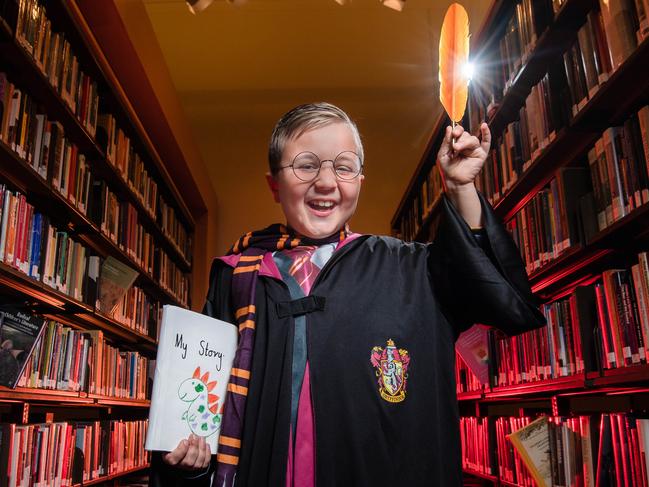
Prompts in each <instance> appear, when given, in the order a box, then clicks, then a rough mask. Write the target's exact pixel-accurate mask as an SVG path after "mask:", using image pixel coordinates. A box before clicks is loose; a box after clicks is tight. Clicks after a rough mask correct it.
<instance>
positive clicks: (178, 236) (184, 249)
mask: <svg viewBox="0 0 649 487" xmlns="http://www.w3.org/2000/svg"><path fill="white" fill-rule="evenodd" d="M159 213H160V217H159V219H158V220H159V222H160V227H161V228H162V233H164V234H165V235H166V236H167V237H169V239H171V241H172V242H173V243H174V245H175V246H176V249H177V250H178V251H179V252H180V253H181V254H182V255H183V256H184V257H185V258H188V257H189V256H191V247H192V241H191V237H190V236H189V233H188V232H187V229H186V228H185V226H184V225H183V224H182V222H181V221H180V220H179V219H178V216H177V215H176V210H175V209H174V207H173V206H171V205H168V204H167V202H166V201H165V200H164V198H160V211H159Z"/></svg>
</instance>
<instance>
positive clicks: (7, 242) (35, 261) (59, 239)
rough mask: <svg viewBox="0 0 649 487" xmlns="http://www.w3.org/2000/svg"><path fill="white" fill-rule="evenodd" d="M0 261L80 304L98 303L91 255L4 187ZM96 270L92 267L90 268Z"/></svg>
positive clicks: (1, 191) (0, 190)
mask: <svg viewBox="0 0 649 487" xmlns="http://www.w3.org/2000/svg"><path fill="white" fill-rule="evenodd" d="M0 221H1V222H2V229H1V231H0V261H1V262H3V263H4V264H6V265H8V266H11V267H14V268H16V269H18V270H19V271H21V272H22V273H24V274H26V275H27V276H29V277H32V278H34V279H36V280H38V281H40V282H43V283H44V284H46V285H48V286H50V287H52V288H54V289H57V290H58V291H60V292H62V293H64V294H67V295H69V296H71V297H73V298H74V299H76V300H78V301H84V302H88V303H92V302H94V301H93V300H96V286H94V292H93V287H92V283H91V281H92V280H93V279H92V277H94V278H95V282H96V277H97V276H92V277H90V278H89V275H88V270H89V260H90V259H92V258H93V257H92V255H91V252H90V251H89V250H88V249H87V248H86V247H85V246H84V245H82V244H81V243H79V242H77V241H76V240H74V239H73V238H72V237H71V235H70V234H69V233H68V232H65V231H60V230H58V229H57V228H56V227H55V226H54V225H52V224H51V223H50V221H49V219H48V218H47V217H46V216H44V215H43V214H41V213H39V212H38V211H36V210H35V208H34V206H33V205H31V204H30V203H28V202H27V198H26V196H25V195H24V194H21V193H19V192H12V191H11V190H9V189H7V188H6V187H5V185H0ZM90 267H92V266H90Z"/></svg>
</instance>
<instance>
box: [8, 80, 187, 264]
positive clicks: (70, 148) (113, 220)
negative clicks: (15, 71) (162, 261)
mask: <svg viewBox="0 0 649 487" xmlns="http://www.w3.org/2000/svg"><path fill="white" fill-rule="evenodd" d="M3 93H4V97H3V96H2V95H3ZM3 100H4V102H3ZM3 107H4V109H3ZM41 111H42V110H40V109H39V107H38V106H37V105H36V104H35V103H33V102H32V99H31V98H30V97H29V96H28V95H26V94H25V93H23V92H21V90H19V89H17V88H16V86H15V85H13V84H12V83H11V82H9V81H8V79H7V77H6V75H5V74H4V73H0V120H1V122H0V140H2V141H3V142H5V144H6V146H7V147H9V148H11V150H13V151H15V152H16V153H17V154H18V155H19V156H20V157H21V158H22V159H24V160H25V161H26V162H27V164H28V165H30V166H31V167H32V168H33V169H34V170H35V171H36V172H37V173H38V174H39V175H40V176H41V177H42V178H43V179H45V180H46V181H48V182H49V183H50V186H51V187H52V188H53V189H55V190H56V191H58V192H59V193H60V194H61V195H62V196H63V197H64V198H65V199H67V200H68V201H69V202H70V203H71V204H72V205H74V206H75V207H76V208H77V209H78V210H79V211H80V212H81V213H82V214H84V215H87V216H88V218H89V219H90V220H91V221H92V222H93V223H95V224H96V225H97V226H98V227H99V228H100V229H101V231H102V232H103V233H104V234H105V235H107V236H108V237H109V238H111V240H113V242H115V243H117V244H119V246H120V248H121V249H122V250H124V251H125V252H126V253H127V254H128V255H129V256H130V257H131V258H133V259H134V260H135V262H136V263H137V264H138V265H139V266H140V267H142V268H144V269H145V271H146V272H148V273H149V274H150V275H153V270H152V267H153V245H154V242H153V237H152V235H151V234H150V233H149V232H147V231H146V230H145V229H144V227H143V225H142V224H141V223H140V221H139V217H138V212H137V210H136V209H135V207H134V206H133V205H132V204H131V203H130V202H126V201H121V200H120V199H119V198H118V196H117V195H116V194H115V193H114V192H113V191H111V189H110V188H109V187H108V185H107V184H106V182H105V181H103V180H101V179H99V178H98V177H93V174H92V171H91V165H90V163H89V161H87V160H86V157H85V155H84V154H83V153H81V152H80V151H79V150H78V147H77V146H76V145H74V144H72V143H71V142H70V140H69V139H67V138H66V136H65V133H64V130H63V126H62V125H61V124H60V123H58V122H54V121H50V120H48V118H47V115H46V114H44V113H41ZM151 181H152V180H151ZM153 194H154V195H155V194H156V191H153ZM160 199H162V197H161V196H160ZM156 201H157V197H156ZM160 210H161V214H160V216H159V222H160V224H161V229H162V231H163V233H165V234H166V235H167V236H168V237H169V238H170V240H171V241H172V242H173V244H174V245H175V247H176V248H177V249H178V251H179V252H181V253H182V254H183V255H184V256H187V255H190V253H191V250H190V239H189V238H188V234H187V230H186V229H185V228H184V226H183V225H182V223H181V222H180V221H178V220H177V219H176V214H175V210H174V209H173V208H172V207H170V206H169V205H167V204H166V203H165V202H164V201H161V202H160ZM180 245H182V247H181V246H180Z"/></svg>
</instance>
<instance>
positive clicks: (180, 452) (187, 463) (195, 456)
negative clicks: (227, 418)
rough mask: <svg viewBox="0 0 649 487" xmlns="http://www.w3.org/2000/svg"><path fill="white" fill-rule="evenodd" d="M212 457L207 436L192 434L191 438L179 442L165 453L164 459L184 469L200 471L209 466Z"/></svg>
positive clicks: (169, 463) (167, 462) (168, 463)
mask: <svg viewBox="0 0 649 487" xmlns="http://www.w3.org/2000/svg"><path fill="white" fill-rule="evenodd" d="M211 457H212V452H211V449H210V445H208V444H207V442H206V441H205V438H203V437H198V436H196V435H194V434H191V435H189V438H187V439H186V440H182V441H181V442H180V443H178V446H177V447H176V448H175V449H174V450H173V451H170V452H169V453H165V454H163V455H162V460H163V461H164V462H165V463H166V464H167V465H171V466H173V467H178V468H181V469H183V470H189V471H199V470H205V469H206V468H207V466H208V465H209V464H210V460H211Z"/></svg>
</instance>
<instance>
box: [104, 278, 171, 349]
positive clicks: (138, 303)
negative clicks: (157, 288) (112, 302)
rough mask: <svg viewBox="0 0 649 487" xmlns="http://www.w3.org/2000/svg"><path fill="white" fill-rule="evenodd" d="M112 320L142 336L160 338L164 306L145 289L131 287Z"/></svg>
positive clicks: (119, 302) (118, 303)
mask: <svg viewBox="0 0 649 487" xmlns="http://www.w3.org/2000/svg"><path fill="white" fill-rule="evenodd" d="M100 287H101V282H100ZM112 318H113V319H114V320H115V321H117V322H119V323H121V324H122V325H124V326H126V327H128V328H130V329H132V330H135V331H136V332H138V333H140V334H142V335H147V336H158V334H157V330H158V329H159V327H160V320H161V319H162V305H161V303H160V301H159V300H157V299H154V298H152V297H151V296H149V295H148V294H147V293H146V292H145V291H144V290H143V289H141V288H139V287H138V286H131V287H130V288H128V290H127V291H126V293H125V294H124V296H123V297H122V299H120V300H119V301H118V302H117V306H116V307H115V310H114V311H113V314H112Z"/></svg>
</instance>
